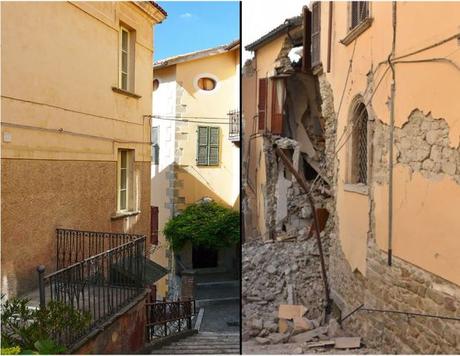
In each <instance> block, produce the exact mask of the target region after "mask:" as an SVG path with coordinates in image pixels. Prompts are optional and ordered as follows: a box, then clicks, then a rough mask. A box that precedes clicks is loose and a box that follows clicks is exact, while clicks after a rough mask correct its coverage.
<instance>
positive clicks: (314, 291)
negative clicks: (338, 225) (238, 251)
mask: <svg viewBox="0 0 460 356" xmlns="http://www.w3.org/2000/svg"><path fill="white" fill-rule="evenodd" d="M327 240H328V238H327V236H326V237H325V238H323V243H324V246H323V249H324V253H325V255H326V256H327V255H328V243H327ZM242 263H243V273H242V275H243V280H242V298H243V300H242V304H243V309H242V318H243V331H244V334H245V337H256V336H259V334H260V333H261V332H262V330H263V329H266V330H268V331H269V332H270V333H272V332H274V331H280V332H287V331H290V330H294V323H293V321H292V319H293V318H294V317H295V316H296V317H303V316H305V317H306V318H307V319H308V320H310V321H312V323H314V320H315V319H321V318H322V317H323V309H324V290H323V284H322V279H321V266H320V260H319V257H318V251H317V246H316V240H315V239H309V240H307V241H293V242H285V243H277V242H276V243H263V242H262V241H251V242H247V243H245V244H244V245H243V258H242ZM290 285H292V286H293V287H292V288H290V287H288V286H290ZM294 286H295V287H294ZM288 290H291V292H288ZM288 294H292V297H291V296H290V297H289V299H291V301H292V300H297V302H298V305H299V306H301V307H302V308H305V309H304V310H303V309H302V311H301V312H299V310H300V309H298V311H297V314H296V315H294V316H289V318H287V317H286V316H285V317H284V319H288V320H286V322H281V323H279V322H280V320H283V318H282V317H280V315H279V308H280V306H281V305H286V306H285V307H281V312H282V313H284V311H283V308H300V307H299V306H297V307H295V306H294V305H288V304H287V303H288ZM289 319H290V320H289ZM288 321H289V322H288ZM280 326H281V327H280ZM278 327H280V328H281V329H282V330H277V329H278ZM274 329H275V330H274Z"/></svg>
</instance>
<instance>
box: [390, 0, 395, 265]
mask: <svg viewBox="0 0 460 356" xmlns="http://www.w3.org/2000/svg"><path fill="white" fill-rule="evenodd" d="M392 5H393V16H392V17H393V44H392V48H391V54H390V55H389V56H388V65H389V66H390V68H391V73H392V76H391V93H390V141H389V155H390V157H389V158H390V159H389V167H388V168H389V180H388V266H391V264H392V257H393V136H394V128H395V118H394V115H395V91H396V80H395V68H394V64H393V63H392V59H393V58H394V57H395V48H396V2H395V1H393V3H392Z"/></svg>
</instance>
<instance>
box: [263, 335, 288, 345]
mask: <svg viewBox="0 0 460 356" xmlns="http://www.w3.org/2000/svg"><path fill="white" fill-rule="evenodd" d="M288 338H289V334H280V333H273V334H270V336H269V337H268V339H270V342H271V343H272V344H282V343H285V342H286V341H287V339H288Z"/></svg>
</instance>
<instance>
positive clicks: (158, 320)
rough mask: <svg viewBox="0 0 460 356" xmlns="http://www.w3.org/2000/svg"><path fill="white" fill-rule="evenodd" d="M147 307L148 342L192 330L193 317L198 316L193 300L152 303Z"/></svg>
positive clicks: (147, 304)
mask: <svg viewBox="0 0 460 356" xmlns="http://www.w3.org/2000/svg"><path fill="white" fill-rule="evenodd" d="M145 306H146V313H147V315H146V316H147V324H146V327H147V341H148V342H151V341H154V340H156V339H160V338H164V337H166V336H170V335H174V334H177V333H179V332H181V331H185V330H191V329H192V317H193V316H194V315H195V314H196V306H195V300H193V299H189V300H180V299H179V300H178V301H175V302H173V301H165V300H163V301H150V302H148V303H146V304H145Z"/></svg>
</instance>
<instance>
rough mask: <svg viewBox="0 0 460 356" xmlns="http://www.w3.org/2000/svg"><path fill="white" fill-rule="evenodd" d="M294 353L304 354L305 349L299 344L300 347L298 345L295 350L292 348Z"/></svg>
mask: <svg viewBox="0 0 460 356" xmlns="http://www.w3.org/2000/svg"><path fill="white" fill-rule="evenodd" d="M292 353H293V354H297V355H299V354H303V350H302V348H301V347H300V346H299V347H296V348H295V349H294V350H292Z"/></svg>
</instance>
